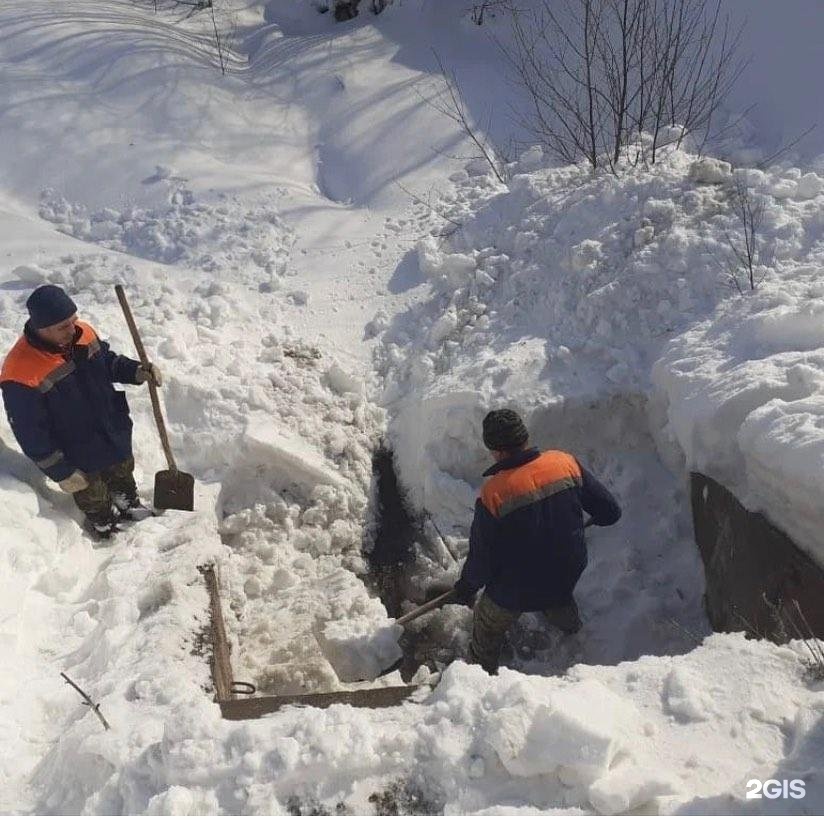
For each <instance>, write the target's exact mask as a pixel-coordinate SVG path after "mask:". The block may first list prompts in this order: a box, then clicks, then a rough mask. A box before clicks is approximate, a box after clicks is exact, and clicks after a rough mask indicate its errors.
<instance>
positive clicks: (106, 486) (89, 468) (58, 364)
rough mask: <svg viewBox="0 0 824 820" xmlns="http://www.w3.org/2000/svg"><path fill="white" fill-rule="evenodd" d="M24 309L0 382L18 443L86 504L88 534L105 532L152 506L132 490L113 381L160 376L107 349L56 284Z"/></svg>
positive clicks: (126, 424)
mask: <svg viewBox="0 0 824 820" xmlns="http://www.w3.org/2000/svg"><path fill="white" fill-rule="evenodd" d="M26 307H27V308H28V312H29V319H28V321H27V322H26V324H25V326H24V328H23V335H22V336H21V337H20V338H19V339H18V341H17V342H16V344H15V345H14V347H13V348H12V349H11V351H10V352H9V354H8V356H7V357H6V359H5V361H4V363H3V368H2V372H0V388H2V392H3V402H4V404H5V408H6V415H7V416H8V419H9V423H10V425H11V429H12V431H13V432H14V435H15V437H16V439H17V442H18V444H19V445H20V448H21V449H22V450H23V452H24V453H25V454H26V455H27V456H28V457H29V458H30V459H31V460H32V461H33V462H34V463H35V464H36V465H37V466H38V467H39V468H40V469H41V470H42V471H43V472H44V473H45V474H46V476H48V477H49V478H50V479H52V481H55V482H57V484H58V485H59V486H60V488H61V489H62V490H64V491H65V492H67V493H71V494H72V497H73V498H74V501H75V503H76V504H77V506H78V507H79V508H80V509H81V510H82V511H83V512H84V513H85V516H86V518H85V522H84V523H85V527H86V529H87V530H88V531H89V532H90V534H91V535H92V536H93V537H95V538H104V539H105V538H110V537H111V536H112V535H113V533H114V532H116V531H117V522H118V521H119V520H120V518H121V517H125V518H129V519H132V520H139V519H141V518H145V517H147V516H149V515H151V510H150V509H149V508H147V507H146V506H144V505H143V503H142V502H141V501H140V497H139V496H138V493H137V485H136V484H135V480H134V475H133V471H134V457H133V455H132V419H131V417H130V415H129V405H128V403H127V401H126V395H125V393H124V392H123V391H118V390H115V389H114V387H113V384H114V383H118V384H135V385H137V384H144V383H149V384H150V385H151V386H152V387H153V388H154V387H157V385H159V384H160V383H161V375H160V371H159V370H158V368H157V367H156V366H155V365H153V364H151V363H150V362H148V361H146V362H144V363H141V362H138V361H135V360H134V359H130V358H127V357H126V356H121V355H118V354H116V353H115V352H114V351H113V350H111V349H110V347H109V345H108V343H107V342H105V341H103V340H102V339H100V338H99V337H98V335H97V332H96V331H95V330H94V328H92V327H91V325H88V324H86V323H85V322H82V321H80V320H79V319H78V318H77V306H76V305H75V303H74V302H73V301H72V299H71V297H70V296H69V295H68V294H67V293H66V292H65V291H64V290H63V289H62V288H60V287H58V286H57V285H42V286H41V287H39V288H37V289H36V290H35V291H34V292H33V293H32V294H31V296H29V298H28V300H27V301H26Z"/></svg>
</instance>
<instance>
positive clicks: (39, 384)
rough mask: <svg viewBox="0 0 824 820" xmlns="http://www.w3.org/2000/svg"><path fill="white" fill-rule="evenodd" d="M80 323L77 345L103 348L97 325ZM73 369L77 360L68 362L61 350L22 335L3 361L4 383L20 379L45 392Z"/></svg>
mask: <svg viewBox="0 0 824 820" xmlns="http://www.w3.org/2000/svg"><path fill="white" fill-rule="evenodd" d="M77 326H78V327H79V328H80V331H81V332H80V337H79V338H78V339H77V341H76V342H75V344H78V345H82V346H84V347H88V348H89V354H90V355H94V354H95V353H96V352H97V351H98V350H99V349H100V342H99V341H98V339H97V334H96V333H95V331H94V328H92V326H91V325H87V324H86V323H85V322H77ZM61 368H62V369H61ZM58 370H59V371H60V372H57V371H58ZM73 370H74V363H73V362H67V361H66V360H65V359H64V358H63V355H62V354H61V353H51V352H49V351H47V350H40V349H39V348H37V347H35V346H34V345H32V344H31V343H30V342H29V340H28V339H27V338H26V337H25V336H21V337H20V338H19V339H18V340H17V341H16V342H15V344H14V347H13V348H12V349H11V350H10V351H9V355H8V356H6V359H5V361H4V362H3V369H2V371H0V382H18V383H19V384H24V385H25V386H26V387H32V388H35V389H43V390H44V391H45V390H48V389H49V388H51V387H52V386H54V384H55V383H56V382H57V381H59V379H60V378H62V377H63V376H66V375H68V374H69V373H70V372H71V371H73ZM50 377H51V378H50Z"/></svg>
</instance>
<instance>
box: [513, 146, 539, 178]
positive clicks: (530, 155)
mask: <svg viewBox="0 0 824 820" xmlns="http://www.w3.org/2000/svg"><path fill="white" fill-rule="evenodd" d="M543 164H544V151H543V149H542V148H541V146H540V145H533V146H532V147H531V148H527V150H526V151H524V152H523V153H522V154H521V155H520V156H519V157H518V171H519V173H522V174H523V173H527V172H529V171H535V170H537V169H538V168H540V167H541V166H542V165H543Z"/></svg>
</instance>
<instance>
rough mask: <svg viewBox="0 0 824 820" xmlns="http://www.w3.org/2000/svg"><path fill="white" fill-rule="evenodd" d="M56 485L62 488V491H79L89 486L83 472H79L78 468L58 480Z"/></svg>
mask: <svg viewBox="0 0 824 820" xmlns="http://www.w3.org/2000/svg"><path fill="white" fill-rule="evenodd" d="M57 485H58V487H60V489H61V490H63V492H66V493H79V492H80V491H81V490H85V489H86V487H88V486H89V482H88V479H87V478H86V475H85V473H81V472H80V470H75V471H74V472H73V473H72V474H71V475H70V476H68V477H67V478H64V479H63V480H62V481H58V482H57Z"/></svg>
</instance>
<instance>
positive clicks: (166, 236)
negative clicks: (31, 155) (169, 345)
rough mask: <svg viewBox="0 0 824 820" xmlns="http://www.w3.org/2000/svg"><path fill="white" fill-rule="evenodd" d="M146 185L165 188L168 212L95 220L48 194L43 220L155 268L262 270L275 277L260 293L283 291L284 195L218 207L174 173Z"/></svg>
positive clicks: (101, 215) (98, 214)
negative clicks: (158, 265)
mask: <svg viewBox="0 0 824 820" xmlns="http://www.w3.org/2000/svg"><path fill="white" fill-rule="evenodd" d="M145 182H148V183H150V184H161V185H163V186H164V190H163V194H162V196H163V197H164V198H167V199H168V205H166V206H165V207H157V208H139V207H137V206H133V207H131V208H129V209H127V210H125V211H119V210H116V209H114V208H110V207H107V208H101V209H99V210H95V211H91V212H90V211H89V209H88V208H87V207H86V206H85V205H83V204H80V203H72V202H69V201H67V200H66V198H65V197H63V196H61V195H60V194H58V193H57V192H56V191H54V190H52V189H47V190H45V191H44V192H43V193H42V195H41V197H40V216H41V217H42V218H43V219H46V220H48V221H49V222H53V223H54V224H55V226H56V227H57V229H58V230H60V231H62V232H63V233H67V234H69V235H71V236H74V237H76V238H78V239H83V240H86V241H90V242H95V243H97V244H99V245H102V246H103V247H105V248H110V249H111V250H116V251H121V252H123V253H129V254H132V255H134V256H139V257H142V258H144V259H151V260H154V261H156V262H165V263H167V264H171V263H176V264H180V265H185V266H186V267H194V268H200V269H202V270H204V271H211V272H215V271H223V272H227V271H231V272H232V274H233V278H234V279H238V278H239V277H238V273H243V272H245V268H247V267H249V266H252V267H253V268H254V267H256V268H259V269H261V271H260V272H265V273H267V274H269V276H270V277H271V278H270V281H269V282H261V289H265V288H269V289H275V288H277V287H279V284H278V282H279V278H280V277H282V276H283V275H284V274H285V272H286V262H287V259H288V258H289V246H288V242H287V241H284V240H286V239H288V236H289V231H288V230H287V229H286V228H285V226H284V225H283V221H282V219H281V217H280V216H279V214H278V211H277V210H276V208H275V206H274V204H273V203H274V201H275V200H276V199H277V198H278V197H279V196H282V195H283V191H282V190H281V191H280V192H276V193H275V194H274V195H272V197H271V200H272V201H270V202H268V203H267V202H262V203H261V204H256V205H255V206H254V207H249V206H248V205H245V204H243V203H241V202H240V201H238V198H237V197H228V196H226V195H225V194H221V195H220V196H219V197H218V199H217V202H215V203H211V204H207V203H204V202H200V201H198V199H197V196H196V194H195V193H194V192H193V191H192V190H191V189H190V188H188V187H187V186H186V180H184V179H181V178H179V177H174V176H171V172H170V171H168V169H163V168H158V169H157V171H156V172H155V174H154V175H153V176H151V177H149V178H148V180H144V183H145ZM207 247H208V250H206V248H207Z"/></svg>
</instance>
